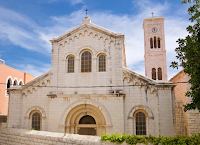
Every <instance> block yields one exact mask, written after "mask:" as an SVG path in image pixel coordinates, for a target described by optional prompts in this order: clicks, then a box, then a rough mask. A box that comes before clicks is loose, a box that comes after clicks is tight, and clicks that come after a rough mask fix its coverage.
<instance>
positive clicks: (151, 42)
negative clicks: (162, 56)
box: [150, 38, 153, 48]
mask: <svg viewBox="0 0 200 145" xmlns="http://www.w3.org/2000/svg"><path fill="white" fill-rule="evenodd" d="M150 47H151V48H153V39H152V38H151V39H150Z"/></svg>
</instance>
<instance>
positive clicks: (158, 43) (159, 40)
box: [158, 38, 160, 48]
mask: <svg viewBox="0 0 200 145" xmlns="http://www.w3.org/2000/svg"><path fill="white" fill-rule="evenodd" d="M158 48H160V38H158Z"/></svg>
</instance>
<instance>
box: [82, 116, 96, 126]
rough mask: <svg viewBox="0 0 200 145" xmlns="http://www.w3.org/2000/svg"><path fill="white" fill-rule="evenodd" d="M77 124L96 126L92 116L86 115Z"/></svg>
mask: <svg viewBox="0 0 200 145" xmlns="http://www.w3.org/2000/svg"><path fill="white" fill-rule="evenodd" d="M79 124H96V121H95V120H94V118H93V117H92V116H90V115H86V116H83V117H82V118H81V119H80V120H79Z"/></svg>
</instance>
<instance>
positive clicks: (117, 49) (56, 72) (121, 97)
mask: <svg viewBox="0 0 200 145" xmlns="http://www.w3.org/2000/svg"><path fill="white" fill-rule="evenodd" d="M50 41H51V42H52V58H51V70H50V71H49V72H47V73H45V74H43V75H42V76H40V77H38V78H36V79H35V80H34V81H31V82H30V83H28V85H27V86H24V87H22V88H11V89H10V95H11V97H10V108H9V118H8V127H16V128H23V129H30V128H31V113H32V111H38V112H40V114H41V115H42V123H41V127H42V128H41V130H45V131H52V132H62V133H64V132H67V133H77V128H78V125H79V124H78V123H77V120H78V119H79V117H81V115H83V112H84V111H87V112H88V113H90V114H91V116H93V118H96V122H98V123H97V124H96V128H97V135H101V133H102V132H106V133H108V134H111V133H115V132H118V133H122V132H123V131H125V132H127V133H130V134H136V132H135V130H136V129H135V128H136V127H135V124H136V123H135V118H134V117H135V114H136V113H137V112H138V111H142V112H144V113H145V116H146V122H147V135H148V134H149V133H151V134H152V135H156V136H158V135H159V134H161V135H163V136H174V130H173V125H174V122H173V113H174V112H173V87H174V85H172V84H170V83H168V82H162V84H159V83H158V82H156V81H153V80H152V79H149V78H147V77H145V76H141V75H139V74H137V73H135V72H133V71H131V70H128V69H127V68H125V66H126V61H125V51H124V35H122V34H120V33H114V32H111V31H109V30H107V29H104V28H102V27H99V26H97V25H94V24H92V23H90V20H89V19H84V20H83V23H82V24H81V25H79V26H78V27H76V28H74V29H72V30H70V31H69V32H67V33H65V34H63V35H61V36H59V37H57V38H54V39H53V40H50ZM85 50H87V51H90V52H91V54H92V72H88V73H82V72H81V70H80V68H81V54H82V52H83V51H85ZM101 53H103V54H105V55H106V72H99V71H98V55H99V54H101ZM68 55H73V56H74V57H75V72H74V73H67V66H66V63H67V61H66V60H67V59H66V58H67V56H68ZM148 84H152V85H149V86H148V87H147V85H148ZM124 85H125V86H124ZM126 85H129V86H126ZM130 85H139V86H130ZM83 86H86V87H83ZM97 86H101V87H97ZM69 87H72V88H69ZM13 103H14V105H13ZM83 106H85V107H83ZM99 116H101V117H99ZM68 119H69V120H68Z"/></svg>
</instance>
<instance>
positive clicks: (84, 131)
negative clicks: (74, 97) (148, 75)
mask: <svg viewBox="0 0 200 145" xmlns="http://www.w3.org/2000/svg"><path fill="white" fill-rule="evenodd" d="M77 129H78V131H77V132H78V134H80V135H97V133H96V129H97V128H96V121H95V119H94V118H93V117H92V116H90V115H85V116H83V117H82V118H81V119H80V120H79V124H78V125H77Z"/></svg>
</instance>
